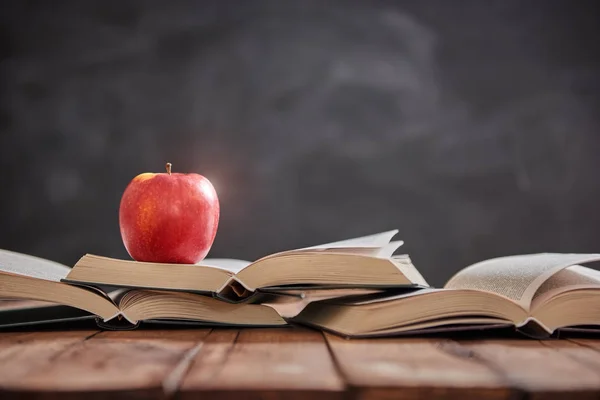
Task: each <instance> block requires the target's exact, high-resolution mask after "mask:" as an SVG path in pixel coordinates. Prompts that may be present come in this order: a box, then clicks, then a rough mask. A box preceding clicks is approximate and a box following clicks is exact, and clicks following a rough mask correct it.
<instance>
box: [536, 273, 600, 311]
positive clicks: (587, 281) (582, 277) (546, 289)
mask: <svg viewBox="0 0 600 400" xmlns="http://www.w3.org/2000/svg"><path fill="white" fill-rule="evenodd" d="M589 288H593V289H600V271H596V270H594V269H591V268H587V267H583V266H581V265H573V266H571V267H567V268H565V269H563V270H561V271H558V272H557V273H556V274H554V275H552V276H551V277H550V278H548V280H546V281H545V282H544V283H543V284H542V286H540V288H539V289H538V290H537V291H536V292H535V295H534V296H533V300H532V305H533V306H535V307H537V305H538V304H542V303H543V302H545V301H546V300H548V299H550V298H551V297H553V296H555V295H557V294H559V293H562V292H566V291H569V290H575V289H589Z"/></svg>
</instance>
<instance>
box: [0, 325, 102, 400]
mask: <svg viewBox="0 0 600 400" xmlns="http://www.w3.org/2000/svg"><path fill="white" fill-rule="evenodd" d="M97 332H98V331H70V332H50V331H43V332H2V334H0V398H2V399H5V398H8V397H11V396H10V395H11V394H12V395H13V396H15V397H20V394H19V392H20V391H21V390H22V389H26V388H27V386H26V385H25V386H23V381H24V380H25V379H26V378H27V376H28V375H29V374H30V373H32V371H35V370H38V369H40V368H44V367H45V366H47V365H49V363H51V362H52V360H53V359H55V358H56V357H58V356H59V355H60V354H61V353H63V352H65V351H66V350H68V349H69V348H71V347H73V346H75V345H77V344H79V343H82V342H83V341H84V340H85V339H86V338H88V337H90V336H92V335H94V334H96V333H97Z"/></svg>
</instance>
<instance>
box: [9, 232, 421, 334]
mask: <svg viewBox="0 0 600 400" xmlns="http://www.w3.org/2000/svg"><path fill="white" fill-rule="evenodd" d="M396 232H397V231H390V232H384V233H381V234H376V235H370V236H365V237H362V238H356V239H350V240H345V241H341V242H335V243H328V244H325V245H320V246H315V247H311V248H304V249H298V250H291V251H286V252H283V253H278V254H274V255H271V256H268V257H264V258H262V259H260V260H258V261H256V262H254V263H249V262H244V261H240V260H224V259H220V260H219V259H213V260H210V259H207V260H204V261H203V263H202V264H203V265H182V264H155V263H139V262H134V261H124V260H115V259H110V258H106V257H98V256H90V255H87V256H84V257H83V258H82V259H81V260H80V261H79V262H78V263H77V264H76V265H75V267H74V268H73V269H71V268H69V267H66V266H64V265H61V264H58V263H54V262H52V261H48V260H44V259H40V258H37V257H32V256H29V255H24V254H19V253H13V252H10V251H6V250H1V251H0V298H10V299H26V300H38V301H45V302H51V303H56V304H60V305H64V306H69V307H75V308H77V309H79V310H83V311H85V312H86V313H87V314H86V316H88V317H89V316H97V317H99V318H100V320H101V321H102V322H105V323H107V322H109V321H118V320H125V321H128V322H130V323H131V324H133V325H135V324H137V323H138V322H139V321H156V320H188V321H203V322H212V323H218V324H228V325H261V326H272V325H285V324H286V319H285V317H290V316H293V315H295V314H297V313H298V312H299V311H300V309H301V308H302V307H304V305H306V304H308V303H309V302H310V301H312V300H311V298H314V299H315V300H321V299H323V298H331V297H339V296H345V295H348V294H352V293H354V292H353V291H352V290H351V289H352V288H353V287H361V288H363V287H365V286H367V287H372V288H371V290H372V291H373V290H374V291H376V290H377V288H390V287H404V286H410V287H417V286H426V285H427V283H426V282H425V280H424V279H423V278H422V277H421V275H420V274H419V273H418V271H417V270H416V268H415V267H414V266H413V265H412V263H411V262H410V259H409V258H408V257H407V256H402V257H400V256H398V257H396V256H392V254H393V253H394V251H396V249H397V248H398V247H399V246H400V245H401V244H402V242H391V241H390V240H391V239H392V237H393V236H394V235H395V234H396ZM109 286H110V287H123V288H129V290H123V289H121V290H112V291H109V290H108V289H106V288H107V287H109ZM303 288H304V290H313V291H314V289H315V288H327V289H328V290H329V289H331V290H333V289H336V288H337V289H338V291H339V290H341V289H347V290H341V291H339V292H335V291H332V292H329V294H323V293H319V294H314V296H312V297H311V296H296V297H297V298H302V299H301V301H299V302H295V303H294V302H289V301H281V300H280V299H274V298H273V296H271V297H270V298H268V299H264V298H263V300H265V301H267V300H268V304H269V305H263V304H252V301H247V298H248V297H251V295H252V294H253V293H256V290H257V289H262V290H263V291H264V292H275V293H281V294H284V293H285V292H289V293H287V296H292V297H293V296H294V295H293V292H294V291H296V292H298V291H299V290H302V289H303ZM211 293H212V294H215V295H216V296H220V297H222V298H227V299H229V301H222V299H218V298H213V297H212V296H207V295H206V294H211ZM290 293H292V294H290ZM307 293H308V292H307ZM363 293H364V292H363ZM203 294H204V295H203ZM275 297H276V296H275ZM244 299H246V301H241V300H244ZM233 300H237V301H233ZM254 301H255V302H256V301H257V299H254ZM290 303H293V304H290ZM299 307H300V308H299ZM278 310H279V312H278ZM59 311H60V312H59ZM7 312H8V311H7ZM11 312H12V314H11V315H13V317H15V318H16V317H18V315H17V313H16V312H15V310H14V307H13V308H12V309H11ZM53 312H54V313H56V315H57V316H56V317H52V316H51V314H52V313H53ZM1 313H2V309H1V307H0V316H1V315H2V314H1ZM59 314H60V315H59ZM6 315H8V314H5V316H6ZM21 315H24V314H21ZM69 315H70V316H72V315H73V314H72V313H68V312H66V311H65V309H64V307H63V308H60V309H59V308H53V309H47V310H46V313H45V317H44V318H47V319H50V320H55V319H68V318H70V317H69ZM78 316H80V315H79V314H78ZM73 318H74V317H73ZM7 321H8V322H7ZM19 321H21V320H18V319H16V320H15V319H14V318H13V319H9V318H1V319H0V325H2V324H5V325H8V324H11V325H16V324H19V323H20V322H19ZM21 322H23V323H26V322H27V321H21ZM32 322H33V321H32Z"/></svg>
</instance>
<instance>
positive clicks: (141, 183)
mask: <svg viewBox="0 0 600 400" xmlns="http://www.w3.org/2000/svg"><path fill="white" fill-rule="evenodd" d="M218 224H219V199H218V198H217V192H216V191H215V188H214V187H213V185H212V184H211V183H210V181H209V180H208V179H206V178H205V177H203V176H202V175H198V174H176V173H171V164H167V173H159V174H154V173H144V174H140V175H138V176H136V177H135V178H133V180H132V181H131V182H130V183H129V185H128V186H127V188H126V189H125V192H124V193H123V197H122V198H121V205H120V207H119V226H120V228H121V237H122V238H123V243H124V244H125V248H126V249H127V251H128V252H129V255H130V256H131V257H132V258H133V259H134V260H136V261H151V262H159V263H180V264H195V263H197V262H198V261H201V260H202V259H203V258H204V257H206V255H207V254H208V251H209V250H210V247H211V246H212V244H213V241H214V239H215V235H216V234H217V226H218Z"/></svg>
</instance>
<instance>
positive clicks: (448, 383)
mask: <svg viewBox="0 0 600 400" xmlns="http://www.w3.org/2000/svg"><path fill="white" fill-rule="evenodd" d="M326 338H327V341H328V343H329V345H330V347H331V351H332V353H333V355H334V357H335V360H336V362H337V365H338V367H339V368H340V370H341V372H342V374H343V375H344V377H345V378H346V380H347V383H348V385H349V386H350V387H351V388H352V392H353V395H354V396H356V398H360V399H376V398H390V399H391V398H395V399H417V398H455V397H456V398H461V399H468V398H472V399H482V398H490V399H492V398H493V399H503V398H509V397H510V396H511V395H512V393H511V391H510V388H507V387H505V386H504V385H503V380H502V377H501V376H499V375H498V374H497V373H495V371H493V370H491V369H490V368H488V367H487V366H486V365H483V364H480V363H477V362H476V361H474V360H469V359H466V358H461V357H456V356H454V355H452V354H449V353H448V352H445V351H443V350H442V349H441V348H440V343H442V342H441V341H440V340H425V339H374V340H344V339H342V338H339V337H337V336H333V335H329V334H326Z"/></svg>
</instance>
